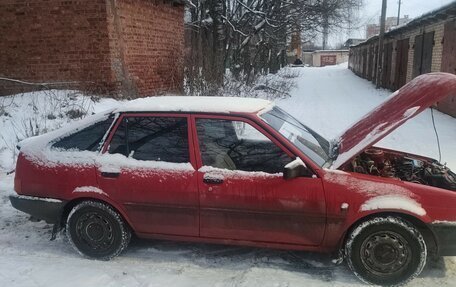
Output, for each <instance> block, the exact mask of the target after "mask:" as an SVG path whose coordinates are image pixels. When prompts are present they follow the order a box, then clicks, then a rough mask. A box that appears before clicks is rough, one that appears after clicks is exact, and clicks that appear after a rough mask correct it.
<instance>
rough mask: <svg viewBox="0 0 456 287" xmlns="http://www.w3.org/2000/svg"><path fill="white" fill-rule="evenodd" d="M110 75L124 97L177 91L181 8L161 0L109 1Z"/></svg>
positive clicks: (179, 85)
mask: <svg viewBox="0 0 456 287" xmlns="http://www.w3.org/2000/svg"><path fill="white" fill-rule="evenodd" d="M107 2H108V23H109V27H108V30H109V31H110V46H111V57H112V59H113V76H114V78H115V79H116V81H117V83H118V84H120V85H121V86H122V90H123V92H124V93H125V94H134V93H136V92H138V93H139V94H141V95H154V94H157V93H160V92H164V91H173V92H174V91H180V90H181V88H182V82H183V68H182V67H183V56H182V55H183V50H184V41H183V40H184V39H183V35H184V17H183V13H184V10H183V9H184V8H183V6H173V5H171V4H166V3H163V2H162V1H149V0H117V1H114V0H108V1H107Z"/></svg>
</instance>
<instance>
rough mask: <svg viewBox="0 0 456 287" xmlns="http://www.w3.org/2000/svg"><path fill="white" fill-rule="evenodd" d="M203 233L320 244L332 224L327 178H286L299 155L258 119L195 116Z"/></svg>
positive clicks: (204, 234) (243, 238)
mask: <svg viewBox="0 0 456 287" xmlns="http://www.w3.org/2000/svg"><path fill="white" fill-rule="evenodd" d="M194 121H195V130H194V132H195V134H196V135H195V136H194V138H195V140H196V142H197V144H196V150H197V164H198V169H199V170H198V185H199V188H200V235H201V236H202V237H208V238H219V239H231V240H247V241H257V242H264V243H286V244H298V245H312V246H317V245H319V244H320V243H321V241H322V239H323V236H324V231H325V224H326V211H325V209H326V206H325V199H324V192H323V185H322V180H321V179H320V178H317V177H308V178H306V177H300V178H295V179H291V180H285V179H283V175H282V171H283V169H284V166H285V165H286V164H288V163H290V162H291V161H293V160H295V156H294V155H293V154H292V153H291V152H290V151H289V150H288V149H286V148H285V146H284V145H282V144H281V143H279V142H278V141H277V140H276V139H275V138H273V137H272V136H271V135H269V134H267V133H266V132H265V130H264V129H262V128H261V127H260V126H258V125H257V124H255V123H254V122H252V121H250V120H248V119H244V118H238V117H228V116H202V115H201V116H195V117H194Z"/></svg>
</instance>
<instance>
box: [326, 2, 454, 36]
mask: <svg viewBox="0 0 456 287" xmlns="http://www.w3.org/2000/svg"><path fill="white" fill-rule="evenodd" d="M451 2H455V0H402V6H401V17H403V16H404V15H409V17H411V18H416V17H419V16H420V15H423V14H424V13H427V12H429V11H432V10H434V9H437V8H439V7H441V6H443V5H446V4H448V3H451ZM397 8H398V0H388V4H387V12H386V16H387V17H389V16H394V17H395V16H397ZM381 9H382V0H364V6H363V7H362V8H361V11H359V15H360V21H359V23H357V26H358V28H356V29H354V30H353V31H352V32H351V33H348V32H347V33H337V34H338V35H333V37H334V38H333V37H331V38H333V39H331V42H333V44H334V43H340V42H344V41H345V40H346V38H348V37H349V36H350V37H352V38H364V37H365V36H366V34H365V31H366V24H368V23H377V22H378V21H379V19H380V14H381ZM343 34H345V35H343ZM344 39H345V40H344Z"/></svg>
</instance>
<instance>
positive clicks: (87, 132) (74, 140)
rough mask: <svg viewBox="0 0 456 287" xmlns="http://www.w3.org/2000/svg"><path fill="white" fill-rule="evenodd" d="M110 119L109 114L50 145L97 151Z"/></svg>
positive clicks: (111, 118)
mask: <svg viewBox="0 0 456 287" xmlns="http://www.w3.org/2000/svg"><path fill="white" fill-rule="evenodd" d="M112 121H113V117H112V116H111V117H109V118H108V119H107V120H104V121H102V122H98V123H96V124H93V125H91V126H89V127H87V128H85V129H82V130H80V131H78V132H76V133H74V134H71V135H69V136H67V137H64V138H62V139H60V140H58V141H56V142H55V143H54V144H53V145H52V147H53V148H57V149H62V150H79V151H98V150H99V149H100V148H101V141H102V140H103V137H104V136H105V134H106V133H107V132H108V129H109V127H110V126H111V124H112Z"/></svg>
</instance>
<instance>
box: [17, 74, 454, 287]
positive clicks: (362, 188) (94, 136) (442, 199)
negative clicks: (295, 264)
mask: <svg viewBox="0 0 456 287" xmlns="http://www.w3.org/2000/svg"><path fill="white" fill-rule="evenodd" d="M451 94H452V95H454V94H456V76H454V75H450V74H442V73H438V74H428V75H424V76H420V77H418V78H416V79H415V80H413V81H412V82H411V83H409V84H408V85H406V86H405V87H403V88H402V89H401V90H399V91H398V92H396V93H395V94H393V95H392V96H391V97H390V98H388V99H387V100H386V101H385V102H384V103H383V104H381V105H380V106H379V107H377V108H376V109H374V110H373V111H372V112H370V113H368V114H367V115H366V116H365V117H364V118H362V119H361V120H360V121H359V122H357V123H356V124H355V125H353V126H352V127H351V128H349V129H348V130H346V131H345V132H343V133H342V134H341V136H340V137H338V138H337V139H335V140H333V141H328V140H326V139H324V138H323V137H322V136H320V135H318V134H317V133H316V132H315V131H313V130H312V129H311V128H309V127H307V126H305V125H303V124H302V123H300V122H299V121H298V120H296V119H294V118H293V117H292V116H290V115H289V114H287V113H286V112H285V111H283V110H281V109H280V108H278V107H276V106H274V104H272V103H271V102H269V101H266V100H260V99H247V98H224V97H222V98H219V97H209V98H206V97H154V98H148V99H139V100H135V101H132V102H129V103H127V104H125V105H124V107H122V108H118V109H116V110H113V111H109V112H106V113H103V114H99V115H95V116H92V117H89V118H86V119H84V120H82V121H80V122H77V123H76V124H74V125H73V126H71V127H68V128H65V129H61V130H58V131H54V132H51V133H48V134H45V135H42V136H38V137H34V138H31V139H27V140H25V141H24V142H22V143H21V144H20V148H21V152H20V155H19V158H18V162H17V168H16V177H15V190H16V193H17V195H15V196H12V197H11V198H10V200H11V203H12V205H13V206H14V207H15V208H17V209H19V210H21V211H24V212H26V213H29V214H31V215H32V216H33V217H35V218H38V219H43V220H45V221H47V222H49V223H53V224H55V228H54V232H57V231H59V230H60V229H61V228H63V227H66V232H67V236H68V238H69V239H70V242H71V243H72V245H73V246H74V247H75V249H76V250H77V251H79V252H80V253H81V254H83V255H85V256H87V257H91V258H97V259H104V260H107V259H110V258H112V257H114V256H116V255H118V254H119V253H121V252H122V250H124V249H125V248H126V247H127V245H128V243H129V241H130V236H131V234H132V233H133V234H135V235H136V236H138V237H141V238H159V239H171V240H183V241H195V242H212V243H222V244H239V245H250V246H259V247H270V248H281V249H293V250H309V251H318V252H327V253H330V252H332V253H334V254H339V255H340V256H341V258H345V259H347V261H348V265H349V266H350V268H351V269H352V270H353V271H354V272H355V274H356V275H357V276H358V277H359V278H361V279H362V280H364V281H365V282H368V283H373V284H381V285H396V284H402V283H404V282H407V281H408V280H411V279H412V278H413V277H415V276H417V275H418V274H419V273H420V272H421V270H422V269H423V266H424V265H425V262H426V258H427V257H428V256H429V255H430V254H438V255H441V256H445V255H456V192H455V191H456V175H455V174H454V173H453V172H451V171H450V170H449V169H448V168H447V167H445V166H444V165H442V164H440V163H439V162H437V161H436V160H433V159H430V158H425V157H422V156H418V155H412V154H406V153H403V152H397V151H393V150H386V149H381V148H376V147H373V145H374V144H375V143H376V142H378V141H379V140H380V139H382V138H383V137H385V136H386V135H388V134H389V133H391V132H392V131H393V130H394V129H395V128H397V127H398V126H400V125H401V124H403V123H404V122H406V121H407V120H409V119H410V118H412V117H414V116H416V115H417V114H418V113H420V112H422V111H424V110H425V109H426V108H428V107H429V106H431V105H432V104H433V103H434V102H437V101H439V100H441V99H443V98H445V97H446V96H448V95H451ZM322 116H323V115H322ZM322 120H324V118H322Z"/></svg>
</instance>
